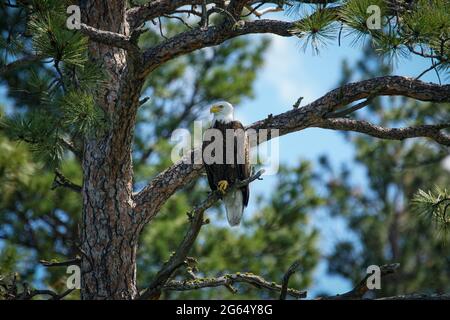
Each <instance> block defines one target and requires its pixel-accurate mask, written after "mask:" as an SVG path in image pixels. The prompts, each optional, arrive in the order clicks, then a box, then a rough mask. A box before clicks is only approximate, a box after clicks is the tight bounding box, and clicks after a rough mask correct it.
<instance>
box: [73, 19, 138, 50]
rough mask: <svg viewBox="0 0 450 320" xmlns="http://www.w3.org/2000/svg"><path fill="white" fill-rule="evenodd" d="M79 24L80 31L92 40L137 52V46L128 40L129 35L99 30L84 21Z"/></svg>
mask: <svg viewBox="0 0 450 320" xmlns="http://www.w3.org/2000/svg"><path fill="white" fill-rule="evenodd" d="M80 26H81V28H80V31H81V32H82V33H83V34H85V35H86V36H88V37H89V38H90V39H91V40H92V41H95V42H98V43H102V44H106V45H109V46H113V47H117V48H122V49H125V50H128V51H130V52H134V53H137V52H139V47H138V46H137V45H136V44H134V43H133V42H132V41H131V40H130V39H131V37H129V36H125V35H123V34H120V33H115V32H111V31H105V30H99V29H96V28H94V27H91V26H88V25H87V24H85V23H81V25H80Z"/></svg>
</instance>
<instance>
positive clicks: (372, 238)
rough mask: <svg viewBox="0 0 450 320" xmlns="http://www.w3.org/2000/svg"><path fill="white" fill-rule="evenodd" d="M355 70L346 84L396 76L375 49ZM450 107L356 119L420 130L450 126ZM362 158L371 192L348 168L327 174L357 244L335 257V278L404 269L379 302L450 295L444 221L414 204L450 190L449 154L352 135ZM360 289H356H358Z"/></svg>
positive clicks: (338, 249)
mask: <svg viewBox="0 0 450 320" xmlns="http://www.w3.org/2000/svg"><path fill="white" fill-rule="evenodd" d="M364 51H365V52H364V59H363V60H360V61H357V62H355V63H354V65H349V64H348V63H344V72H343V74H344V77H343V79H342V83H347V82H348V81H349V80H350V79H355V78H358V77H363V78H366V77H374V76H382V75H385V74H388V73H390V72H391V65H390V64H386V63H385V62H384V61H383V60H382V59H381V58H380V57H379V56H378V55H376V54H375V52H374V51H373V50H372V48H371V47H369V46H367V47H366V48H365V50H364ZM449 108H450V105H449V104H442V105H437V104H434V103H417V102H415V101H411V100H410V99H379V98H377V99H374V100H373V101H371V103H370V104H369V106H368V107H367V108H365V109H364V111H363V112H361V114H360V115H359V113H358V114H357V115H355V117H358V118H361V117H362V116H364V118H366V119H368V118H369V119H374V121H376V122H379V123H381V124H382V125H383V126H393V125H396V124H398V123H402V124H406V125H413V124H418V123H427V121H432V120H431V119H447V118H448V114H449V111H450V109H449ZM346 136H347V138H348V141H349V142H350V143H352V145H354V147H355V150H356V159H355V165H362V166H363V167H364V168H365V169H366V170H367V178H368V181H367V186H361V185H355V184H354V182H352V174H351V171H350V170H349V168H347V169H345V170H343V171H342V172H335V171H333V170H331V167H330V166H329V165H328V161H327V160H326V159H324V162H323V164H324V169H325V170H324V172H328V174H327V175H326V176H327V178H326V179H324V180H325V181H324V182H323V183H324V185H326V186H327V187H328V192H329V194H328V195H327V198H328V199H330V200H331V201H329V204H328V206H329V210H330V212H331V213H332V214H334V215H338V216H343V217H345V218H346V219H348V226H349V228H350V229H351V230H352V231H353V232H354V233H355V234H356V235H357V239H358V240H357V241H356V242H352V241H341V242H339V243H337V244H336V246H335V249H334V253H333V254H332V255H331V256H330V257H329V263H330V271H331V272H332V273H338V274H340V275H343V276H344V277H348V278H350V279H352V281H354V282H357V281H359V280H360V279H361V270H364V268H365V266H369V265H371V264H377V263H382V264H385V263H392V262H399V263H400V268H399V270H398V271H397V272H396V274H395V276H393V277H391V278H390V279H389V280H388V281H386V282H384V285H383V287H382V291H381V292H379V294H380V295H398V294H402V293H405V292H441V293H442V292H447V291H448V290H449V285H450V269H449V268H448V262H449V260H448V254H447V252H448V242H447V241H446V239H445V238H443V236H444V237H445V236H446V235H447V234H448V232H447V231H446V228H447V224H446V223H445V220H444V221H442V220H441V219H435V218H434V217H433V216H432V215H430V214H423V212H421V210H418V209H420V206H418V205H417V203H415V202H414V201H415V200H420V199H418V198H417V192H418V190H420V189H424V190H432V191H433V192H434V190H435V189H436V187H437V188H440V189H442V190H444V189H445V187H446V186H448V185H449V183H450V181H449V179H450V175H449V173H448V171H446V169H445V168H444V166H443V161H444V159H445V158H446V157H447V156H448V148H445V147H442V146H439V145H435V144H430V143H427V142H426V141H420V140H413V141H409V140H408V141H380V140H378V139H375V138H372V137H363V136H356V135H353V134H346ZM355 284H356V283H355Z"/></svg>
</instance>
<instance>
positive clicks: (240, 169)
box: [233, 121, 251, 207]
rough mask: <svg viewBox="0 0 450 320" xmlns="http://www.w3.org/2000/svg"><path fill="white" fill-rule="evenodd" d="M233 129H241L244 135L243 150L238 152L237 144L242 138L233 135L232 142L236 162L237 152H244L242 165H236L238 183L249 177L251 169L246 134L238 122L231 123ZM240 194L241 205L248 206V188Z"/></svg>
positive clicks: (242, 189)
mask: <svg viewBox="0 0 450 320" xmlns="http://www.w3.org/2000/svg"><path fill="white" fill-rule="evenodd" d="M233 129H234V130H238V129H241V130H242V131H241V132H242V133H243V134H244V137H243V138H244V149H243V150H239V149H238V148H239V146H241V144H240V143H239V141H238V140H239V139H240V138H242V137H237V136H236V134H235V138H234V139H235V141H234V148H235V155H236V156H235V161H236V162H237V159H238V156H237V155H238V152H244V154H243V156H244V163H237V165H236V166H237V177H238V179H239V180H240V181H242V180H245V179H248V178H250V175H251V167H250V147H249V142H248V137H247V133H246V132H245V129H244V126H243V125H242V123H240V122H239V121H234V122H233ZM241 192H242V198H243V204H244V207H246V206H247V205H248V200H249V198H250V187H249V186H248V185H246V186H244V187H242V188H241Z"/></svg>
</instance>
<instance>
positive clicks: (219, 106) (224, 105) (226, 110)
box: [209, 101, 234, 124]
mask: <svg viewBox="0 0 450 320" xmlns="http://www.w3.org/2000/svg"><path fill="white" fill-rule="evenodd" d="M209 111H210V112H211V113H212V114H213V115H214V117H213V124H214V123H215V122H216V121H220V122H224V123H228V122H231V121H233V120H234V108H233V106H232V104H231V103H229V102H226V101H219V102H216V103H214V104H213V105H212V106H211V108H210V109H209Z"/></svg>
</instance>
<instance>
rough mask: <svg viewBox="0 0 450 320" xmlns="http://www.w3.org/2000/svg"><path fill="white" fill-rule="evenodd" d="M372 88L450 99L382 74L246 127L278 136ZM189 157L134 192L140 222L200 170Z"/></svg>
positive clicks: (443, 89) (444, 90)
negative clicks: (271, 130) (277, 134)
mask: <svg viewBox="0 0 450 320" xmlns="http://www.w3.org/2000/svg"><path fill="white" fill-rule="evenodd" d="M374 92H376V96H395V95H397V96H405V97H409V98H413V99H416V100H421V101H432V102H442V103H443V102H450V85H443V86H440V85H437V84H432V83H425V82H422V81H420V80H414V79H411V78H406V77H400V76H385V77H379V78H374V79H369V80H364V81H360V82H355V83H349V84H346V85H344V86H342V87H340V88H337V89H335V90H332V91H330V92H328V93H327V94H325V95H324V96H322V97H321V98H319V99H317V100H315V101H314V102H311V103H310V104H308V105H305V106H303V107H300V108H293V109H292V110H290V111H287V112H284V113H281V114H279V115H276V116H272V115H269V117H268V118H266V119H263V120H260V121H257V122H255V123H253V124H251V125H250V126H248V127H247V128H246V129H255V130H259V129H278V130H279V135H280V136H282V135H286V134H289V133H291V132H296V131H300V130H303V129H305V128H308V127H313V126H317V125H318V124H320V123H324V121H326V118H327V115H329V114H330V113H331V112H334V111H336V110H338V109H339V108H342V107H343V106H346V105H348V104H350V103H352V102H355V101H358V100H361V99H365V98H368V97H373V96H374ZM268 139H271V137H270V136H269V137H268ZM445 141H446V140H445ZM445 141H442V142H445ZM193 152H195V151H193ZM192 158H193V153H192V154H191V155H189V156H188V158H183V159H181V160H180V161H178V162H177V163H175V164H174V165H172V166H171V167H169V168H168V169H166V170H165V171H163V172H162V173H160V174H158V175H157V176H156V177H155V178H153V180H151V181H150V183H149V184H148V185H147V186H146V187H145V188H144V189H143V190H141V191H140V192H139V193H137V194H136V195H135V197H134V200H135V212H136V214H137V216H140V220H141V223H143V224H145V223H147V222H148V221H150V220H151V219H152V218H153V217H154V216H155V215H156V214H157V212H158V211H159V209H160V208H161V206H162V205H163V204H164V203H165V202H166V201H167V199H169V198H170V197H171V196H172V194H173V193H174V192H176V191H177V190H178V189H179V188H181V187H183V186H184V185H186V184H187V183H189V182H191V181H193V180H194V179H196V178H197V177H198V176H199V175H200V174H201V172H202V170H203V165H201V164H193V163H194V162H193V161H191V162H189V161H187V160H189V159H192ZM191 163H192V164H191Z"/></svg>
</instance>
